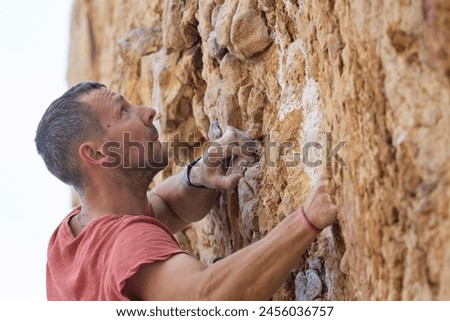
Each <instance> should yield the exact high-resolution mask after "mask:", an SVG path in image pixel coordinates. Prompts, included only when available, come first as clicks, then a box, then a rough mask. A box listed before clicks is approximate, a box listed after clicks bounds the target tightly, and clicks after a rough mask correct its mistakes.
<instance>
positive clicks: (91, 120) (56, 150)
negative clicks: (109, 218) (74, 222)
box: [35, 81, 106, 195]
mask: <svg viewBox="0 0 450 321" xmlns="http://www.w3.org/2000/svg"><path fill="white" fill-rule="evenodd" d="M102 88H106V86H105V85H103V84H100V83H98V82H94V81H85V82H82V83H79V84H77V85H75V86H73V87H72V88H70V89H69V90H67V91H66V92H65V93H64V94H63V95H62V96H61V97H59V98H58V99H56V100H55V101H54V102H52V103H51V104H50V106H49V107H48V108H47V110H46V112H45V113H44V115H43V116H42V119H41V121H40V122H39V125H38V128H37V131H36V138H35V142H36V148H37V151H38V153H39V154H40V155H41V157H42V158H43V160H44V162H45V165H46V166H47V169H48V170H49V171H50V173H52V174H53V175H55V176H56V177H57V178H58V179H60V180H61V181H63V182H64V183H66V184H68V185H71V186H73V187H74V188H75V189H76V190H77V192H78V193H80V195H81V194H82V193H83V191H84V188H85V186H86V178H85V177H84V175H83V173H82V171H81V168H80V164H79V162H78V157H77V155H78V153H77V151H78V147H79V146H80V144H81V143H82V142H83V140H86V139H89V138H92V137H98V136H99V135H101V134H103V133H104V129H103V128H102V126H101V125H100V123H99V121H98V116H97V114H96V113H95V112H94V110H93V109H92V108H91V107H89V106H87V105H86V104H85V103H82V102H80V101H79V100H78V99H79V97H80V96H81V95H83V94H87V93H89V92H90V91H92V90H97V89H102Z"/></svg>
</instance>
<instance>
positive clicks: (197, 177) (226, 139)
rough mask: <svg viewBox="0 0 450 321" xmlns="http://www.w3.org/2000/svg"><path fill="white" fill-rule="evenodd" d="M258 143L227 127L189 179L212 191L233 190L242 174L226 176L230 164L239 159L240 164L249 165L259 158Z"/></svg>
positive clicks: (244, 134)
mask: <svg viewBox="0 0 450 321" xmlns="http://www.w3.org/2000/svg"><path fill="white" fill-rule="evenodd" d="M258 155H259V149H258V143H257V142H256V141H254V140H252V139H250V137H249V136H248V135H247V134H246V133H245V132H242V131H240V130H238V129H236V128H234V127H231V126H229V127H227V129H226V130H225V133H224V134H223V136H222V137H220V138H219V139H217V140H215V141H213V142H211V145H210V146H209V147H208V149H207V150H206V152H205V153H204V154H203V156H202V158H201V160H200V161H199V162H198V163H197V164H196V166H194V167H193V168H192V170H191V175H190V179H191V182H192V183H193V184H194V185H204V186H206V187H208V188H214V189H221V188H223V189H234V188H236V186H237V183H238V182H239V180H240V179H241V178H242V176H243V175H242V173H236V172H231V173H229V174H228V175H227V169H228V168H229V167H230V162H236V161H237V159H236V158H240V159H241V161H242V163H244V164H245V163H246V162H247V164H248V163H251V162H254V161H256V160H257V159H258V158H259V156H258Z"/></svg>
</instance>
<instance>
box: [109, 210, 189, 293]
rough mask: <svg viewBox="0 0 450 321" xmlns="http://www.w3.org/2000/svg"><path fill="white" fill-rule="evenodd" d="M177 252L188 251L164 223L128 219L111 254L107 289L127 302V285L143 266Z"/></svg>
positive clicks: (125, 220) (146, 219)
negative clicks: (180, 245)
mask: <svg viewBox="0 0 450 321" xmlns="http://www.w3.org/2000/svg"><path fill="white" fill-rule="evenodd" d="M177 253H184V251H183V250H181V249H180V247H179V245H178V243H177V242H176V240H175V238H174V237H173V235H172V234H171V233H170V232H169V231H168V230H167V229H166V228H165V227H164V226H163V225H162V223H160V222H159V221H157V220H156V219H153V218H150V217H130V218H125V219H123V223H122V226H121V228H120V230H119V231H118V234H117V236H116V238H115V240H114V242H113V243H112V248H111V251H110V252H109V258H108V264H107V266H106V269H107V271H106V273H105V279H104V282H105V284H104V288H105V290H106V291H114V292H116V293H117V295H119V296H122V297H124V299H127V298H126V295H125V294H124V293H123V292H124V291H123V290H124V288H125V285H126V282H127V280H129V279H130V278H131V277H132V276H133V275H134V274H135V273H136V272H137V271H138V270H139V268H140V267H141V266H142V265H144V264H150V263H153V262H158V261H165V260H167V259H169V258H170V257H171V256H172V255H174V254H177Z"/></svg>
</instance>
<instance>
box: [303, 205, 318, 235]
mask: <svg viewBox="0 0 450 321" xmlns="http://www.w3.org/2000/svg"><path fill="white" fill-rule="evenodd" d="M297 211H298V212H299V215H300V216H301V218H302V220H303V222H304V223H305V225H306V226H308V228H309V229H310V230H312V231H314V232H315V233H320V232H322V229H321V228H319V227H318V226H317V225H316V224H314V223H313V222H311V220H310V219H309V218H308V216H306V213H305V209H304V207H303V205H302V206H300V207H299V208H298V209H297Z"/></svg>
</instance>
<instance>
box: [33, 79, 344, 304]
mask: <svg viewBox="0 0 450 321" xmlns="http://www.w3.org/2000/svg"><path fill="white" fill-rule="evenodd" d="M155 114H156V112H155V110H153V109H152V108H147V107H142V106H136V105H132V104H130V103H129V102H128V101H127V100H126V99H125V98H124V97H123V96H122V95H120V94H117V93H114V92H112V91H110V90H108V89H107V88H106V87H105V86H103V85H101V84H99V83H96V82H83V83H80V84H78V85H76V86H74V87H72V88H71V89H69V90H68V91H67V92H66V93H65V94H64V95H63V96H61V97H60V98H58V99H57V100H55V101H54V102H53V103H52V104H51V105H50V107H49V108H48V110H47V111H46V113H45V114H44V116H43V118H42V120H41V122H40V124H39V127H38V129H37V133H36V145H37V150H38V152H39V153H40V154H41V156H42V157H43V159H44V161H45V163H46V165H47V168H48V169H49V171H50V172H51V173H52V174H54V175H55V176H56V177H58V178H59V179H61V180H62V181H63V182H65V183H67V184H70V185H72V186H73V187H74V188H75V189H76V190H77V192H78V193H79V195H80V198H81V205H80V206H79V207H78V208H76V209H75V210H73V211H72V212H71V213H70V214H69V215H68V216H67V217H66V218H65V219H64V220H63V222H62V223H61V225H60V226H59V227H58V228H57V229H56V231H55V232H54V234H53V236H52V238H51V240H50V243H49V249H48V263H47V296H48V299H49V300H128V299H138V300H259V299H262V300H266V299H269V298H270V297H271V296H272V295H273V294H274V293H275V291H276V290H277V289H278V288H279V287H280V286H281V284H282V282H283V281H284V280H285V278H286V277H287V275H288V274H289V272H290V271H291V270H292V269H293V268H294V267H295V266H296V264H297V263H298V260H299V259H300V257H301V255H302V254H303V253H304V251H305V250H306V249H307V248H308V247H309V245H310V244H311V242H312V241H313V240H314V239H315V237H316V236H317V234H318V233H319V232H320V230H321V229H323V228H325V227H327V226H329V225H330V224H332V222H333V221H334V220H335V216H336V211H337V208H336V206H335V205H333V204H332V203H331V202H330V198H329V195H328V194H327V192H326V185H327V180H326V179H324V178H322V179H321V180H320V182H319V183H318V184H317V185H316V187H315V188H314V189H313V191H312V193H311V195H310V197H309V198H308V201H307V202H306V203H305V204H304V207H303V208H301V209H300V210H299V211H297V212H294V213H292V214H291V215H289V216H288V217H286V219H284V220H283V221H282V222H281V223H280V224H279V225H278V226H277V227H276V228H274V229H273V230H272V231H271V232H270V233H269V234H268V235H267V236H266V237H265V238H263V239H262V240H260V241H258V242H256V243H254V244H252V245H250V246H248V247H246V248H244V249H242V250H240V251H238V252H236V253H234V254H233V255H231V256H229V257H226V258H224V259H222V260H220V261H218V262H217V263H215V264H212V265H211V266H205V265H203V264H202V263H200V262H199V261H198V260H196V259H195V258H193V257H191V256H189V254H187V253H186V252H184V251H182V250H181V249H180V248H179V246H178V244H177V242H176V240H175V238H174V237H173V235H172V233H175V232H177V231H180V230H181V229H182V228H183V227H184V226H186V225H187V224H189V223H190V222H193V221H197V220H200V219H202V218H203V217H204V216H205V215H206V214H207V213H208V212H209V210H210V209H211V207H212V205H213V203H214V200H215V195H216V189H219V188H220V189H234V188H235V187H236V186H237V183H238V181H239V179H240V178H241V177H242V176H241V175H240V174H230V175H228V176H227V175H225V174H224V172H223V170H222V166H220V165H221V163H222V161H225V159H227V158H229V157H231V156H233V155H236V156H239V157H241V158H242V159H244V160H247V161H252V160H253V158H252V157H251V156H249V154H248V153H245V152H244V151H242V150H241V148H236V147H239V146H242V145H243V144H245V143H246V142H249V141H250V139H249V138H248V137H246V135H245V134H244V133H242V132H240V131H238V130H235V129H233V128H228V129H227V130H226V131H225V133H224V135H223V136H222V137H221V138H220V139H218V140H217V141H216V142H215V145H213V147H210V148H209V149H208V150H207V151H206V152H205V153H204V155H203V157H202V158H201V159H200V160H198V161H197V162H196V163H195V164H191V165H189V166H188V168H187V170H186V171H185V172H184V173H181V174H178V175H174V176H172V177H170V178H168V179H166V180H165V181H164V182H162V183H160V184H159V185H158V186H157V187H156V188H154V189H153V190H152V191H151V192H150V193H148V194H149V196H148V195H147V188H148V185H149V183H150V182H151V181H152V178H153V177H154V176H155V174H156V173H157V172H158V171H159V170H161V169H162V168H163V167H164V166H165V165H167V156H166V155H165V154H164V151H163V149H162V146H161V143H160V142H159V141H158V132H157V130H156V128H155V127H154V125H153V121H154V118H155ZM131 141H132V142H133V146H134V147H135V146H138V145H139V146H141V147H139V148H126V147H127V146H125V145H127V144H126V143H127V142H128V143H130V142H131ZM128 147H130V145H129V144H128ZM142 151H144V153H142Z"/></svg>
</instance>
